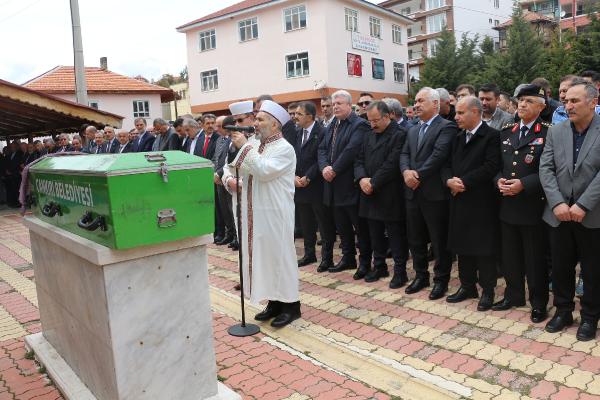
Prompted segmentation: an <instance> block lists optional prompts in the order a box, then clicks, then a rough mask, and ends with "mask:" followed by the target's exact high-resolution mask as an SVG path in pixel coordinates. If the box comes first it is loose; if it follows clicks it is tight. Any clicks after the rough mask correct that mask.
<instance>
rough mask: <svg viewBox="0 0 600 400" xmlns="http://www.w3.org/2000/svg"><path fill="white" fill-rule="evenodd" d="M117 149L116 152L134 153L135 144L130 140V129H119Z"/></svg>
mask: <svg viewBox="0 0 600 400" xmlns="http://www.w3.org/2000/svg"><path fill="white" fill-rule="evenodd" d="M117 141H118V145H117V150H116V151H115V153H118V154H123V153H132V152H133V150H132V148H133V145H132V144H131V142H130V141H129V132H128V131H119V133H117Z"/></svg>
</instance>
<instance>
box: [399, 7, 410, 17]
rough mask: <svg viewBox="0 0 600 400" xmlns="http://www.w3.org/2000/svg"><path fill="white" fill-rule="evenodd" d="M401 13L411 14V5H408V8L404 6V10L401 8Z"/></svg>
mask: <svg viewBox="0 0 600 400" xmlns="http://www.w3.org/2000/svg"><path fill="white" fill-rule="evenodd" d="M400 14H402V15H408V14H410V7H406V8H403V9H402V10H400Z"/></svg>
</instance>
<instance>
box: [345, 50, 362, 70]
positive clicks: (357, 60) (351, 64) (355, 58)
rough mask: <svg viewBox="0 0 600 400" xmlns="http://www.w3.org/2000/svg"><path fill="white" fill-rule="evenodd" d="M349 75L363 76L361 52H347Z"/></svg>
mask: <svg viewBox="0 0 600 400" xmlns="http://www.w3.org/2000/svg"><path fill="white" fill-rule="evenodd" d="M346 62H347V64H348V76H362V57H361V56H360V55H359V54H352V53H347V54H346Z"/></svg>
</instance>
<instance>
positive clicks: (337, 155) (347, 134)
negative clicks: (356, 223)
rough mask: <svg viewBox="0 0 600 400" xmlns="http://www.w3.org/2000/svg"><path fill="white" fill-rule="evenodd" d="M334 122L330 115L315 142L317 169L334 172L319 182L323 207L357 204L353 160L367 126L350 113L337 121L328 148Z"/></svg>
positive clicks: (365, 133)
mask: <svg viewBox="0 0 600 400" xmlns="http://www.w3.org/2000/svg"><path fill="white" fill-rule="evenodd" d="M337 122H338V120H337V118H334V120H333V121H332V123H331V125H329V128H328V129H327V131H326V133H325V137H324V138H323V140H322V141H321V143H320V144H319V171H320V172H323V169H324V168H325V167H327V166H331V167H332V168H333V170H334V171H335V173H336V177H335V178H334V179H333V181H331V182H327V181H324V183H323V202H324V203H325V205H327V206H357V205H358V187H357V186H356V185H355V184H354V160H355V159H356V157H357V155H358V153H360V150H361V148H362V144H363V141H364V138H365V136H366V135H367V134H369V132H370V131H371V126H370V125H369V123H368V122H367V121H365V120H364V119H362V118H361V117H359V116H358V115H356V114H355V113H351V114H350V115H349V116H348V118H346V119H345V120H343V121H340V124H339V127H338V131H337V135H336V139H335V148H334V149H332V138H333V131H334V130H335V128H336V124H337ZM332 150H333V152H332ZM332 153H333V154H332Z"/></svg>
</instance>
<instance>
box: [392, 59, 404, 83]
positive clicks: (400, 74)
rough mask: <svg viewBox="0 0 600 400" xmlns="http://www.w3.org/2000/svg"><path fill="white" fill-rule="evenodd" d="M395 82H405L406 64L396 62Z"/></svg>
mask: <svg viewBox="0 0 600 400" xmlns="http://www.w3.org/2000/svg"><path fill="white" fill-rule="evenodd" d="M394 82H398V83H404V64H402V63H397V62H395V63H394Z"/></svg>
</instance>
